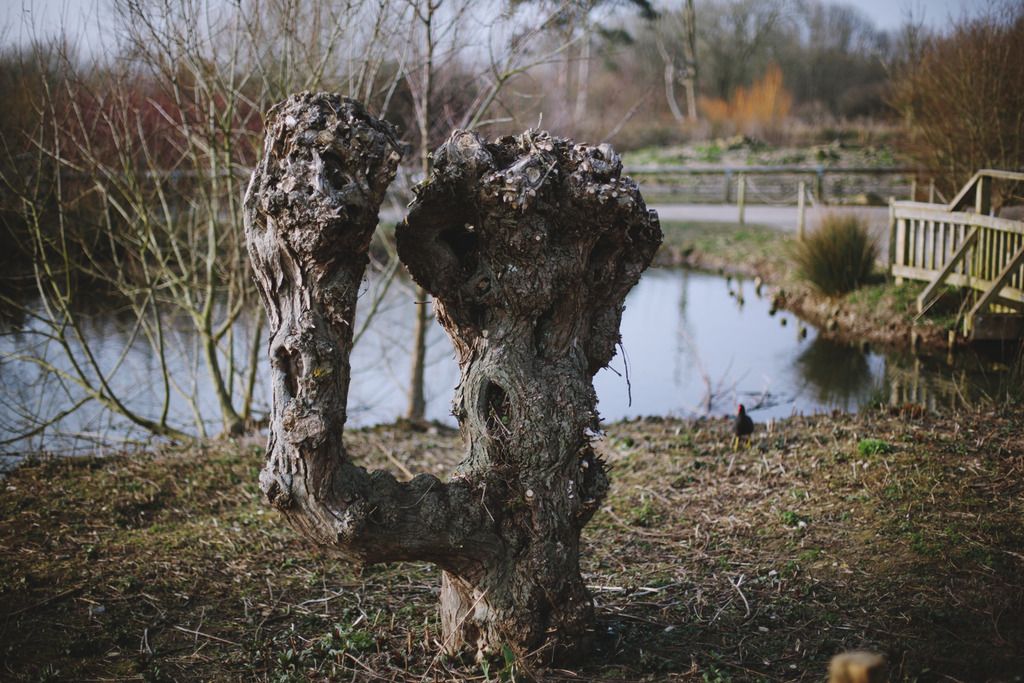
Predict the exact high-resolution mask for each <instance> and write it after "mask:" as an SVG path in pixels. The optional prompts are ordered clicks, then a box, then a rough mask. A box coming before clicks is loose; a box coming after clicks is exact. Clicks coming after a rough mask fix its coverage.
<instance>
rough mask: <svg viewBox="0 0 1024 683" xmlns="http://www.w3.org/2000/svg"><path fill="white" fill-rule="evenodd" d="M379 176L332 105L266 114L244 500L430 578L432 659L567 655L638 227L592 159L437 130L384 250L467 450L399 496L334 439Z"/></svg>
mask: <svg viewBox="0 0 1024 683" xmlns="http://www.w3.org/2000/svg"><path fill="white" fill-rule="evenodd" d="M397 161H398V152H397V144H396V143H395V141H394V134H393V131H392V129H391V127H390V126H389V125H387V124H385V123H383V122H380V121H376V120H374V119H373V118H372V117H370V116H369V115H368V114H367V113H366V112H365V111H364V110H363V109H362V107H360V106H359V105H358V104H357V103H354V102H351V101H349V100H342V99H341V98H338V97H335V96H330V95H323V94H320V95H309V94H303V95H299V96H294V97H292V98H290V99H289V100H288V101H286V102H284V103H282V104H280V105H278V106H277V107H275V108H274V109H272V110H271V112H270V114H269V115H268V122H267V138H266V146H265V150H264V158H263V161H262V162H261V163H260V165H259V166H258V167H257V169H256V171H255V172H254V174H253V179H252V182H251V184H250V187H249V191H248V192H247V194H246V200H245V208H246V237H247V240H248V244H249V250H250V255H251V257H252V261H253V265H254V270H255V272H256V280H257V283H258V285H259V289H260V292H261V294H262V297H263V301H264V304H265V305H266V307H267V311H268V317H269V322H270V330H271V342H270V356H271V365H272V372H273V391H274V399H273V414H272V421H271V434H270V441H269V446H268V453H267V463H266V467H265V468H264V471H263V473H262V474H261V477H260V482H261V486H262V488H263V490H264V492H265V493H266V495H267V497H268V499H269V501H270V502H271V503H272V504H273V505H274V506H275V507H277V508H278V509H280V510H281V511H282V512H283V513H284V514H285V516H286V517H287V519H288V520H289V521H290V522H291V523H292V524H293V525H294V526H295V527H296V528H298V529H299V530H300V531H301V532H302V533H304V534H305V535H307V536H309V537H311V538H313V539H315V540H317V541H319V542H321V543H323V544H327V545H332V546H334V547H336V548H337V550H338V551H339V552H341V553H342V554H343V555H344V556H346V557H348V558H350V559H352V560H354V561H359V562H366V563H373V562H386V561H393V560H427V561H431V562H434V563H436V564H437V565H439V566H440V567H441V569H442V570H443V571H444V574H443V588H442V605H441V607H442V617H443V620H442V621H443V625H444V629H445V647H446V649H447V650H449V651H452V652H454V651H458V650H460V649H462V648H463V647H464V646H465V645H470V646H472V647H475V648H476V649H477V652H478V654H481V653H486V652H488V651H496V650H500V647H501V646H502V645H506V644H507V645H510V646H512V647H514V648H515V649H517V650H519V651H520V652H524V653H525V652H529V651H533V650H535V649H537V648H542V647H543V649H544V651H545V652H546V653H547V656H548V657H549V658H558V657H560V656H563V655H568V654H571V653H577V652H579V651H580V650H581V649H582V648H585V647H586V645H587V642H588V640H589V637H590V634H591V632H592V621H593V605H592V601H591V599H590V596H589V595H588V593H587V591H586V588H585V587H584V584H583V581H582V579H581V577H580V571H579V552H578V550H579V534H580V529H581V528H582V527H583V525H584V524H585V523H586V522H587V520H588V519H589V518H590V517H591V516H592V515H593V513H594V512H595V510H596V509H597V507H598V505H599V503H600V501H601V499H602V498H603V496H604V494H605V491H606V490H607V486H608V483H607V478H606V476H605V472H604V468H603V465H602V463H601V462H600V460H599V459H598V458H597V457H596V456H595V454H594V452H593V450H592V449H591V446H590V438H591V436H592V434H593V432H594V431H595V430H596V429H597V426H598V417H597V414H596V411H595V402H596V397H595V394H594V390H593V386H592V382H591V380H592V377H593V375H594V373H595V372H596V371H597V370H598V369H600V368H601V367H603V366H604V365H605V364H607V363H608V361H609V360H610V359H611V357H612V355H613V354H614V347H615V344H616V342H617V341H618V339H619V333H618V327H619V322H620V318H621V314H622V308H623V299H624V297H625V295H626V292H627V291H628V290H629V289H630V288H631V287H632V286H633V285H634V284H635V283H636V282H637V280H638V279H639V277H640V274H641V272H642V271H643V270H644V268H646V266H647V265H648V263H649V262H650V259H651V257H652V255H653V253H654V250H655V249H656V247H657V245H658V243H659V241H660V235H661V233H660V229H659V227H658V222H657V218H656V216H655V215H654V214H653V212H648V211H647V210H646V208H645V206H644V203H643V200H642V199H641V197H640V195H639V192H638V191H637V187H636V185H635V184H634V183H633V182H632V181H630V180H629V179H626V178H620V172H621V163H620V162H619V160H618V157H617V156H616V155H615V154H614V153H613V152H612V151H611V148H610V147H607V146H601V147H597V148H594V147H588V146H585V145H575V144H573V143H571V142H569V141H566V140H561V139H558V138H551V137H549V136H548V135H547V134H544V133H537V132H529V133H525V134H523V135H521V136H519V137H517V138H505V139H502V140H500V141H498V142H496V143H493V144H487V143H485V142H484V141H483V140H481V139H480V138H479V137H477V136H476V135H474V134H471V133H464V132H457V133H455V134H454V135H453V136H452V138H451V139H450V140H449V141H448V142H447V143H445V144H444V145H443V146H442V147H441V148H439V150H438V151H437V153H436V155H435V167H434V171H433V173H432V174H431V176H430V177H429V178H428V179H427V180H426V181H425V182H424V183H423V184H421V185H420V186H419V187H418V188H417V198H416V200H415V202H414V204H413V207H412V209H411V212H410V215H409V217H408V219H407V221H406V222H405V223H404V224H403V225H401V226H400V227H399V251H400V254H401V256H402V258H403V259H404V260H405V261H406V263H407V265H408V267H409V269H410V271H411V272H412V274H413V276H414V277H415V278H416V279H417V281H418V282H419V283H420V284H422V285H423V286H424V287H426V288H427V290H428V291H430V292H431V293H432V294H433V295H434V296H435V298H436V304H437V310H438V316H439V319H440V321H441V322H442V324H443V325H444V326H445V328H446V329H447V331H448V333H449V334H450V335H451V337H452V339H453V341H454V343H455V347H456V350H457V354H458V358H459V363H460V367H461V370H462V381H461V383H460V385H459V389H458V392H457V394H456V398H455V413H456V416H457V417H458V419H459V422H460V425H461V428H462V431H463V435H464V437H465V441H466V445H467V454H466V458H465V461H464V462H463V463H462V465H461V466H460V468H459V469H458V471H457V472H456V474H455V475H454V476H453V477H452V479H451V480H450V481H449V482H447V483H442V482H441V481H439V480H438V479H437V478H436V477H434V476H432V475H427V474H423V475H419V476H417V477H416V478H414V479H413V480H412V481H409V482H399V481H397V480H396V479H395V478H394V477H393V476H392V475H390V474H389V473H386V472H372V473H368V472H367V471H366V470H365V469H363V468H360V467H358V466H356V465H355V464H353V463H352V462H351V460H350V459H349V458H348V457H347V455H346V453H345V449H344V446H343V443H342V438H341V437H342V430H343V427H344V422H345V404H346V393H347V389H348V380H349V364H348V355H349V351H350V350H351V339H352V327H351V323H352V320H353V314H354V309H355V302H356V296H357V293H358V288H359V282H360V280H361V279H362V275H363V271H364V268H365V266H366V263H367V255H366V251H367V248H368V245H369V240H370V236H371V234H372V232H373V228H374V225H375V224H376V216H377V209H378V207H379V204H380V202H381V200H382V199H383V194H384V190H385V188H386V186H387V184H388V183H389V182H390V181H391V179H392V177H393V175H394V172H395V167H396V164H397Z"/></svg>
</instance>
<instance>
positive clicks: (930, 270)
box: [889, 169, 1024, 339]
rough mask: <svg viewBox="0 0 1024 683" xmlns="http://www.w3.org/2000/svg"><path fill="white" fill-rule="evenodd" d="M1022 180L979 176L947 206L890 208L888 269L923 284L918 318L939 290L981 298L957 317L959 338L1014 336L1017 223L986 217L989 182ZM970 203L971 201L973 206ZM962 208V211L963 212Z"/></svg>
mask: <svg viewBox="0 0 1024 683" xmlns="http://www.w3.org/2000/svg"><path fill="white" fill-rule="evenodd" d="M997 179H1001V180H1009V181H1012V182H1024V173H1015V172H1010V171H995V170H988V169H986V170H982V171H978V172H977V173H976V174H975V175H974V177H973V178H971V180H970V181H969V182H968V183H967V184H966V185H965V186H964V188H963V189H962V190H961V191H960V192H959V194H957V195H956V197H954V198H953V201H951V202H950V203H949V204H947V205H942V204H927V203H922V202H892V204H891V211H890V221H889V224H890V243H889V254H890V257H889V258H890V269H891V272H892V274H893V276H895V277H896V281H897V283H899V282H901V281H902V280H903V278H908V279H912V280H923V281H926V282H928V286H927V287H926V288H925V289H924V291H923V292H922V293H921V294H920V296H919V297H918V299H917V307H918V311H919V312H924V311H926V310H928V308H929V307H930V306H931V305H932V304H933V303H934V302H935V301H936V300H937V299H938V297H939V294H940V293H941V288H942V286H943V285H947V284H948V285H955V286H958V287H969V288H971V289H973V290H976V291H978V292H979V293H980V294H979V296H978V298H977V300H976V301H975V302H974V305H973V307H972V308H971V309H970V311H968V312H967V313H966V314H965V315H964V319H963V326H964V334H965V335H969V336H971V337H973V338H975V339H981V338H1005V337H1007V336H1018V335H1019V333H1020V330H1019V329H1018V328H1020V327H1021V322H1022V321H1021V318H1020V316H1017V315H1013V316H1009V315H1005V314H1009V313H1019V312H1020V311H1021V310H1024V222H1021V221H1016V220H1009V219H1005V218H996V217H994V216H990V215H987V214H988V213H989V209H990V201H991V191H992V185H991V183H992V181H993V180H997ZM972 200H973V201H972ZM965 209H967V210H965Z"/></svg>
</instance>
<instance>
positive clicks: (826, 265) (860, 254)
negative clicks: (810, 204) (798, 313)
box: [793, 214, 878, 296]
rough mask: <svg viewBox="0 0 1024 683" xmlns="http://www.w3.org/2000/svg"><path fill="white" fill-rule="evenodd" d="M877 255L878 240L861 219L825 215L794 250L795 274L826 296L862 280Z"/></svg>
mask: <svg viewBox="0 0 1024 683" xmlns="http://www.w3.org/2000/svg"><path fill="white" fill-rule="evenodd" d="M877 257H878V244H877V243H876V241H875V239H874V237H872V236H871V233H870V231H869V230H868V227H867V224H866V223H865V221H864V219H862V218H860V217H859V216H840V215H836V214H829V215H826V216H825V217H824V218H823V219H822V221H821V224H820V225H819V226H818V227H817V229H815V230H814V231H812V232H811V233H810V234H808V235H807V237H806V238H805V239H804V240H803V241H801V242H797V244H796V247H795V248H794V250H793V260H794V262H795V264H796V268H797V273H798V275H799V276H800V277H801V278H802V279H804V280H806V281H807V282H809V283H810V284H811V285H813V286H814V287H815V288H816V289H817V290H818V291H820V292H821V293H822V294H827V295H828V296H838V295H840V294H845V293H846V292H849V291H852V290H854V289H856V288H857V287H859V286H860V285H861V284H863V283H865V282H866V281H867V279H868V277H869V276H870V275H871V270H872V268H873V267H874V265H875V259H876V258H877Z"/></svg>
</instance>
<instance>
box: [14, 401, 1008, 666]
mask: <svg viewBox="0 0 1024 683" xmlns="http://www.w3.org/2000/svg"><path fill="white" fill-rule="evenodd" d="M1022 420H1024V410H1022V409H1021V407H1020V406H1016V407H1001V408H999V409H995V410H989V411H987V412H969V413H961V414H956V415H948V416H933V415H923V414H921V413H919V412H918V411H917V410H916V409H914V408H911V407H908V408H907V409H905V410H904V411H895V412H878V411H865V412H864V413H862V414H861V415H859V416H846V415H842V416H834V417H817V418H794V419H790V420H787V421H783V422H780V423H778V424H775V425H774V428H773V429H772V430H771V432H770V433H769V432H767V431H766V430H765V429H764V428H763V426H762V428H760V429H759V431H758V432H757V434H756V435H755V439H754V444H753V446H752V447H751V448H748V449H742V450H739V451H738V452H734V451H733V450H732V449H731V435H730V432H729V425H728V423H727V422H726V421H723V420H711V421H699V422H678V421H668V420H660V419H655V420H649V421H641V422H631V423H622V424H616V425H612V426H611V427H609V429H608V433H607V436H606V437H605V438H604V439H603V441H602V442H601V444H600V449H601V450H602V452H603V453H604V455H605V456H606V457H607V459H608V461H609V463H610V464H611V466H612V477H613V488H612V493H611V495H610V497H609V499H608V500H607V501H606V507H605V508H604V509H603V510H602V511H601V512H599V513H598V515H597V516H596V517H595V519H594V521H593V522H592V524H591V525H590V526H589V527H588V528H587V530H586V531H585V534H584V536H585V543H584V546H585V547H584V562H583V566H584V572H585V574H586V579H587V583H588V584H589V585H590V586H592V590H593V592H594V595H595V597H596V600H597V604H598V614H599V619H600V633H601V639H600V649H599V650H598V652H597V653H596V654H595V655H594V657H593V658H592V659H591V660H590V661H589V662H588V663H587V664H586V665H585V666H584V667H582V668H580V669H578V670H576V671H572V672H570V671H545V672H537V673H538V676H539V677H541V678H542V679H544V680H566V681H568V680H606V681H622V680H629V681H635V680H696V681H729V680H737V681H738V680H768V681H771V680H815V681H816V680H821V678H822V677H823V672H824V671H825V667H826V663H827V661H828V659H829V657H831V656H832V655H833V654H835V653H836V652H839V651H842V650H846V649H850V648H858V647H867V648H870V649H873V650H877V651H883V652H885V653H887V654H888V655H889V657H890V661H891V663H892V669H893V674H894V675H893V679H894V680H947V678H946V677H947V676H948V677H953V678H955V679H959V680H985V679H993V680H1008V681H1009V680H1020V679H1019V678H1014V676H1015V675H1017V674H1019V672H1021V671H1024V582H1022V577H1024V444H1022V443H1021V440H1020V438H1019V429H1020V424H1021V421H1022ZM457 441H458V437H457V436H456V435H454V434H452V433H449V432H444V431H441V432H438V433H435V434H431V433H424V432H412V431H408V430H403V429H397V428H391V427H380V428H376V429H374V430H366V431H359V432H354V433H352V434H351V435H350V437H349V442H350V444H351V448H352V451H353V452H354V453H355V456H356V457H357V458H358V459H359V460H360V461H361V462H362V463H364V464H366V465H367V466H371V467H381V466H382V467H392V468H395V467H397V465H395V462H396V461H397V462H401V463H402V465H401V467H405V468H408V469H410V470H413V471H416V470H420V469H431V470H434V471H439V472H445V471H448V470H449V469H450V468H451V466H452V465H453V463H454V462H455V460H457V458H458V454H457V446H456V443H457ZM261 458H262V449H261V448H260V447H259V446H258V445H255V444H244V443H217V444H211V445H210V446H209V447H208V448H206V449H203V450H202V451H194V450H167V451H163V452H160V453H156V454H135V455H131V456H125V457H113V458H107V459H102V460H98V459H95V460H94V459H76V460H51V461H42V462H36V463H33V464H29V465H27V466H25V467H22V468H21V469H19V470H18V471H16V472H14V473H13V474H11V475H10V476H9V477H8V479H7V480H6V481H5V482H3V486H4V487H5V490H4V492H3V494H2V496H0V510H2V512H0V619H2V621H0V624H2V627H0V642H2V650H0V656H2V659H3V662H2V665H0V678H4V679H11V680H47V679H49V680H56V679H62V680H64V679H72V680H87V679H108V680H109V679H119V680H273V681H279V680H309V679H314V680H317V679H331V680H335V679H337V680H367V681H369V680H410V681H412V680H428V681H429V680H453V679H455V680H478V681H483V680H485V673H484V670H482V669H481V668H480V667H479V666H476V665H474V664H472V663H468V662H458V661H448V660H445V659H441V658H437V657H435V654H436V652H437V651H438V641H439V639H440V637H441V636H440V632H439V625H438V615H437V610H436V600H437V591H438V572H437V571H436V570H435V569H433V568H431V567H429V566H426V565H420V564H399V565H394V566H387V567H368V568H366V569H363V570H358V569H355V568H352V567H349V566H347V565H345V564H342V563H340V562H337V561H336V560H334V559H333V558H332V557H331V556H329V555H324V554H321V553H320V552H319V551H317V550H316V549H315V548H312V547H310V546H309V545H307V544H306V543H305V542H303V541H300V540H297V539H295V538H294V537H293V536H292V535H291V533H290V532H289V530H288V529H287V528H285V527H284V526H283V524H282V520H281V519H280V518H279V517H278V516H277V515H275V514H274V513H273V512H272V511H270V510H268V509H266V508H265V507H264V506H263V504H262V502H261V500H260V496H259V494H258V491H257V488H256V480H257V471H258V469H259V467H260V464H261ZM503 668H505V665H504V664H503V663H501V662H497V663H494V664H492V665H491V666H490V667H488V669H487V676H489V678H490V680H498V678H497V675H498V674H500V673H501V670H502V669H503ZM520 680H521V679H520Z"/></svg>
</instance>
